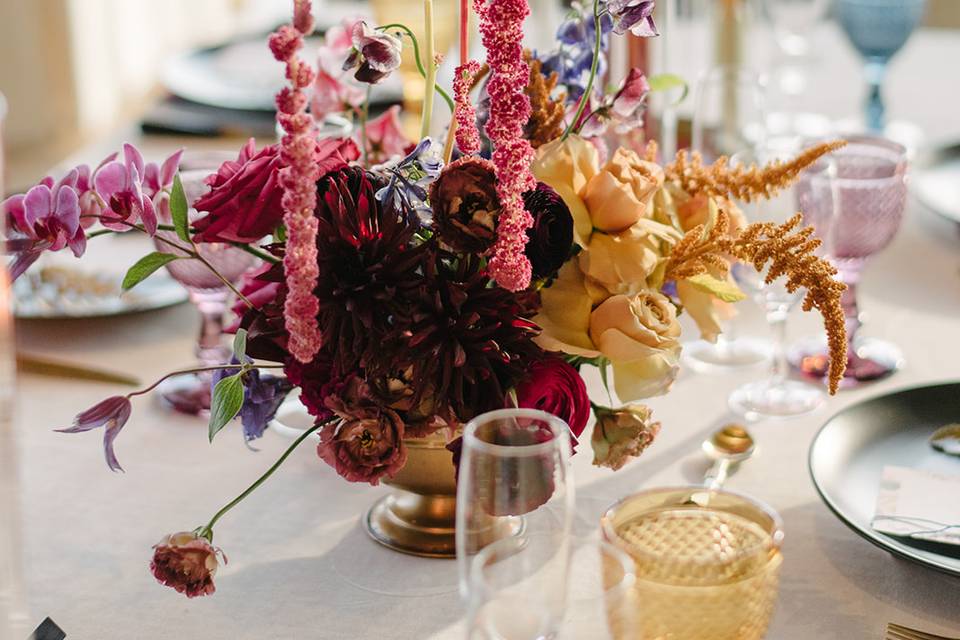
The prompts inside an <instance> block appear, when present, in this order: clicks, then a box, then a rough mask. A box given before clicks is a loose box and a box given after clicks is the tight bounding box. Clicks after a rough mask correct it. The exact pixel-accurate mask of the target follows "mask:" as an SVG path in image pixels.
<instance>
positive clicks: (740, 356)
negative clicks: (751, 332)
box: [682, 338, 773, 373]
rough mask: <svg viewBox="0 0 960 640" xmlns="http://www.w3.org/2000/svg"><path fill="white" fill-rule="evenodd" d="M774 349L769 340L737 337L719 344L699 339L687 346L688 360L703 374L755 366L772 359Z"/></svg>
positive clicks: (694, 368)
mask: <svg viewBox="0 0 960 640" xmlns="http://www.w3.org/2000/svg"><path fill="white" fill-rule="evenodd" d="M772 351H773V350H772V348H771V346H770V342H769V341H768V340H762V339H760V338H735V339H733V340H724V339H723V338H720V339H719V340H718V341H717V342H716V343H712V342H707V341H706V340H696V341H694V342H688V343H686V344H684V345H683V351H682V354H683V361H684V363H685V364H686V365H687V366H688V367H690V368H691V369H693V370H694V371H698V372H700V373H720V372H723V371H727V370H729V369H741V368H745V367H755V366H758V365H761V364H764V363H766V362H769V361H770V357H771V354H772Z"/></svg>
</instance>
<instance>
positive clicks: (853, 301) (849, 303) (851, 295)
mask: <svg viewBox="0 0 960 640" xmlns="http://www.w3.org/2000/svg"><path fill="white" fill-rule="evenodd" d="M858 280H859V278H850V277H849V276H847V277H844V279H843V281H844V282H845V283H846V285H847V288H846V290H845V291H844V292H843V294H842V295H841V296H840V305H841V306H842V307H843V318H844V322H843V324H844V327H845V328H846V330H847V360H848V362H849V361H853V360H854V359H856V358H857V352H856V350H854V348H853V345H854V340H855V339H856V337H857V331H859V330H860V327H861V326H862V325H863V323H862V322H861V321H860V306H859V304H858V303H857V284H858Z"/></svg>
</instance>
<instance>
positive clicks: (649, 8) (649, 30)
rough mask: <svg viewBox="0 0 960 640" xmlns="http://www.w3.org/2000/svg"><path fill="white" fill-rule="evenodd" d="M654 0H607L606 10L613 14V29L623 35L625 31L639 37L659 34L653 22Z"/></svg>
mask: <svg viewBox="0 0 960 640" xmlns="http://www.w3.org/2000/svg"><path fill="white" fill-rule="evenodd" d="M655 4H656V3H655V2H654V0H607V10H608V11H609V12H610V15H611V16H613V21H614V27H613V30H614V31H615V32H616V33H618V34H620V35H623V34H624V33H626V32H627V31H629V32H630V33H632V34H633V35H635V36H640V37H641V38H650V37H653V36H658V35H660V32H659V31H657V25H656V24H654V22H653V10H654V5H655Z"/></svg>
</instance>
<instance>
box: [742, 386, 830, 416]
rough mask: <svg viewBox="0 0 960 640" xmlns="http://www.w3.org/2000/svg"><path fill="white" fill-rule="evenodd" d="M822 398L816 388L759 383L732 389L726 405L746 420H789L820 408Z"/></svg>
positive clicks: (819, 389)
mask: <svg viewBox="0 0 960 640" xmlns="http://www.w3.org/2000/svg"><path fill="white" fill-rule="evenodd" d="M825 398H826V394H825V393H824V392H823V390H822V389H821V388H819V387H816V386H814V385H812V384H807V383H806V382H799V381H797V380H781V381H773V380H761V381H759V382H750V383H747V384H745V385H742V386H740V387H737V388H736V389H734V391H733V393H731V394H730V399H729V401H728V404H729V405H730V409H731V410H732V411H733V412H734V413H736V414H737V415H740V416H743V417H744V418H746V419H747V420H758V419H760V418H790V417H793V416H800V415H803V414H805V413H810V412H811V411H814V410H816V409H817V408H818V407H819V406H820V405H821V404H823V401H824V399H825Z"/></svg>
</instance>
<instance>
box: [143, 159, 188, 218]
mask: <svg viewBox="0 0 960 640" xmlns="http://www.w3.org/2000/svg"><path fill="white" fill-rule="evenodd" d="M182 155H183V149H180V150H179V151H177V152H175V153H174V154H172V155H171V156H170V157H169V158H167V159H166V160H164V161H163V164H161V165H159V166H158V165H157V163H155V162H150V163H148V164H147V165H146V166H145V167H144V169H143V192H144V195H145V196H147V197H148V198H150V199H151V200H152V201H153V208H154V209H155V210H156V211H157V213H158V214H159V216H160V219H161V220H169V219H170V187H172V186H173V178H174V176H176V175H177V169H178V168H179V167H180V157H181V156H182Z"/></svg>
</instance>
